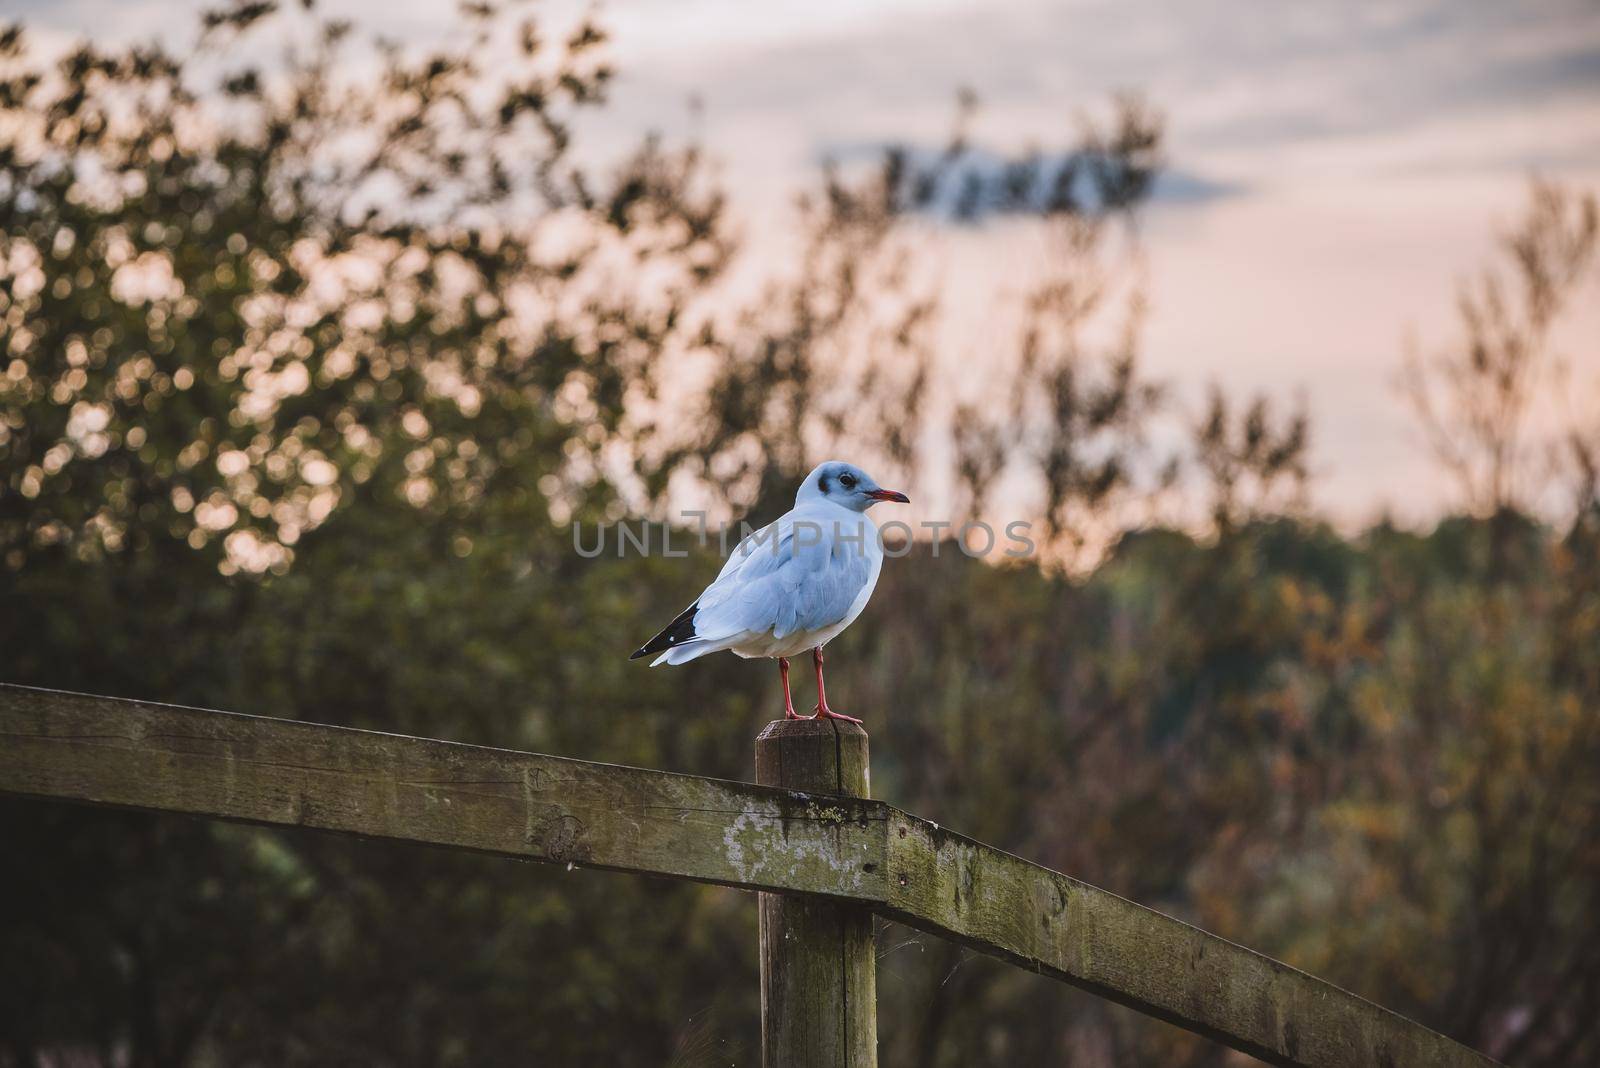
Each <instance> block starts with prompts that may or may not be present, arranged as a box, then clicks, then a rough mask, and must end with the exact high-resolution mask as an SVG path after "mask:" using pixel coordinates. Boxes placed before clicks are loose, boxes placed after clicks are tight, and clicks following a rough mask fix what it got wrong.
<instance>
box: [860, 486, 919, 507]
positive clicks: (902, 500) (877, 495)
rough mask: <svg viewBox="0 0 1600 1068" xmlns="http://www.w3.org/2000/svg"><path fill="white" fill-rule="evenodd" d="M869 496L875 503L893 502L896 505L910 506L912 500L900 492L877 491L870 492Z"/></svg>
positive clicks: (868, 492)
mask: <svg viewBox="0 0 1600 1068" xmlns="http://www.w3.org/2000/svg"><path fill="white" fill-rule="evenodd" d="M867 496H868V497H871V498H872V499H873V500H875V501H893V502H895V503H896V504H910V503H911V498H910V497H907V496H906V495H905V494H904V493H901V492H900V491H899V490H885V489H876V490H868V491H867Z"/></svg>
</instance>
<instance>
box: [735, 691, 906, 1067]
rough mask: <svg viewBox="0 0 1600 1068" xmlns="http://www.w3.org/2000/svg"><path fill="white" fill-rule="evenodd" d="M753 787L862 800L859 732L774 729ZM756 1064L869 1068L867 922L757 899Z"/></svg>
mask: <svg viewBox="0 0 1600 1068" xmlns="http://www.w3.org/2000/svg"><path fill="white" fill-rule="evenodd" d="M756 781H757V782H759V783H761V784H762V785H764V786H781V787H783V788H784V789H787V790H798V791H801V792H803V793H808V794H834V795H847V796H850V797H870V796H871V794H870V792H869V789H868V777H867V732H866V731H864V730H862V729H861V728H860V727H858V726H856V725H855V724H853V723H845V722H841V721H840V720H820V721H819V720H781V719H780V720H777V721H775V722H772V723H769V724H767V726H766V729H765V730H763V731H762V732H761V735H760V737H758V738H757V739H756ZM761 1063H762V1064H763V1065H764V1066H765V1068H876V1065H877V1063H878V1010H877V960H876V958H875V956H874V950H873V943H872V913H871V911H870V910H868V909H866V908H862V907H860V906H856V905H844V904H836V903H834V902H830V901H823V900H821V899H818V898H803V897H791V896H787V895H784V894H765V893H764V894H762V895H761Z"/></svg>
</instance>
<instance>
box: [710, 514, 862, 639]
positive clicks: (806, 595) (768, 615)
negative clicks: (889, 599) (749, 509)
mask: <svg viewBox="0 0 1600 1068" xmlns="http://www.w3.org/2000/svg"><path fill="white" fill-rule="evenodd" d="M836 534H837V532H836V531H833V530H830V529H826V524H825V523H819V522H816V521H815V520H809V519H807V518H806V517H805V516H803V515H802V516H798V517H797V516H795V515H794V514H792V513H791V514H790V515H786V516H784V517H783V518H782V519H779V520H778V521H777V522H776V523H773V524H772V525H771V526H769V527H765V528H763V530H762V531H761V532H759V535H760V540H759V541H757V538H755V537H752V538H751V539H749V540H748V541H747V543H746V544H745V545H743V546H741V547H740V552H739V553H736V554H735V555H734V556H733V557H731V558H730V559H729V561H728V564H727V565H725V566H724V567H723V570H722V574H720V575H718V576H717V580H716V581H715V582H713V583H712V584H711V585H710V586H708V587H707V588H706V591H705V593H703V594H701V596H700V614H699V616H698V617H697V619H696V628H697V630H699V632H700V633H702V634H706V635H708V636H712V637H717V638H728V637H734V636H736V635H741V634H751V635H754V634H770V635H772V636H774V637H778V638H784V637H787V636H789V635H790V634H794V633H796V632H799V631H808V630H821V629H823V628H825V627H829V626H832V625H833V624H835V623H837V622H839V621H840V620H842V619H844V618H845V617H846V616H847V615H848V614H849V612H850V608H851V606H852V605H853V604H854V603H855V600H856V598H857V596H859V594H860V593H861V590H862V588H863V587H864V586H865V585H866V583H867V582H868V581H870V579H871V571H872V567H871V561H870V560H869V559H868V558H867V556H866V554H865V553H863V552H861V551H860V548H859V546H857V545H855V544H853V543H850V542H848V541H841V540H840V539H839V538H838V537H837V536H836Z"/></svg>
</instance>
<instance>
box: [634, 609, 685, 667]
mask: <svg viewBox="0 0 1600 1068" xmlns="http://www.w3.org/2000/svg"><path fill="white" fill-rule="evenodd" d="M699 610H700V602H699V601H696V602H695V603H694V604H692V605H690V606H689V607H688V608H685V609H684V610H683V611H682V612H680V613H679V614H678V618H677V619H674V620H673V621H672V622H671V623H668V624H667V627H666V629H665V630H663V631H662V632H661V633H660V634H657V635H656V636H655V637H654V638H651V639H650V640H649V641H647V642H645V643H644V644H643V645H641V646H640V647H639V651H638V652H636V653H634V654H633V655H632V656H630V657H628V659H629V660H637V659H639V658H640V657H641V656H649V655H650V654H651V653H664V652H666V651H667V650H668V649H672V648H676V647H677V646H680V645H682V644H683V643H684V642H686V641H688V640H690V639H691V638H693V637H694V636H695V633H694V614H695V613H696V612H697V611H699Z"/></svg>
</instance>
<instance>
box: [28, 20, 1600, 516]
mask: <svg viewBox="0 0 1600 1068" xmlns="http://www.w3.org/2000/svg"><path fill="white" fill-rule="evenodd" d="M199 6H201V5H196V4H177V3H172V2H170V0H168V2H159V3H158V2H146V0H49V2H45V0H20V2H18V3H15V4H13V5H12V7H11V11H12V14H13V15H14V16H15V17H20V18H22V19H23V20H24V21H25V22H27V23H28V24H30V25H31V26H34V27H36V28H37V29H40V30H43V31H45V32H46V33H47V34H60V35H67V34H71V35H80V34H84V33H90V34H93V35H98V36H102V37H111V38H118V39H128V38H130V37H147V36H150V35H152V34H154V33H167V32H175V33H186V32H187V28H188V27H189V26H190V25H192V18H193V12H194V11H195V10H197V9H198V7H199ZM323 7H324V9H325V10H329V11H332V12H335V13H339V14H349V15H351V16H353V17H354V18H355V19H356V21H357V22H358V24H359V25H361V26H362V27H363V28H371V29H381V30H382V32H384V33H386V34H388V35H390V36H394V37H398V38H400V39H402V40H409V41H424V40H427V39H428V38H429V37H431V36H436V35H437V34H439V33H440V32H441V30H442V28H443V27H445V26H446V25H448V23H449V21H450V19H451V12H452V11H453V5H447V4H442V3H438V2H436V0H385V2H384V3H383V4H381V5H379V4H375V3H354V2H350V0H341V2H339V3H333V4H326V3H325V4H324V5H323ZM587 8H588V5H587V4H581V3H574V2H572V0H560V2H551V3H545V4H541V5H538V6H537V7H535V8H534V9H533V10H535V11H536V12H540V13H543V14H544V15H545V16H546V17H548V18H550V19H551V20H553V21H555V22H558V23H561V22H564V21H566V20H568V19H570V18H572V17H575V16H576V15H578V14H580V13H581V12H582V11H584V10H586V9H587ZM599 11H600V19H601V21H602V22H603V23H604V24H605V25H607V26H608V27H609V28H610V29H611V30H612V31H613V34H614V40H613V45H612V49H613V55H614V57H615V59H616V63H617V66H618V68H619V71H620V75H621V81H620V84H619V85H618V86H617V89H616V92H615V94H614V98H613V102H612V105H611V106H610V107H609V108H608V109H607V111H606V113H605V115H604V117H603V119H602V120H601V121H600V123H599V124H598V127H597V128H596V129H595V130H594V131H592V133H593V136H594V137H595V138H596V139H597V140H598V142H599V143H600V144H601V145H603V146H617V147H620V146H622V145H625V144H629V143H632V142H634V141H636V140H637V138H638V136H639V135H641V134H642V133H643V132H645V131H646V130H649V129H664V130H666V131H668V132H669V133H682V132H685V131H688V130H690V129H693V130H695V131H696V133H697V135H698V136H699V137H701V139H702V140H703V141H704V142H705V143H706V144H707V145H708V147H709V148H710V149H711V151H712V152H713V154H714V155H716V156H717V157H718V158H719V159H720V160H721V161H722V164H723V167H724V171H725V174H726V176H727V177H728V179H729V181H730V184H731V185H732V187H733V188H734V189H735V190H737V191H738V196H739V198H740V199H739V201H738V204H737V207H738V208H739V210H740V211H741V212H742V213H743V214H744V215H745V216H746V218H747V219H749V220H751V222H752V224H753V226H754V227H755V228H756V229H757V230H759V228H760V227H761V226H763V225H770V220H771V218H772V217H773V216H774V215H775V214H776V213H778V212H780V211H781V210H782V205H783V204H784V203H785V202H786V201H787V198H788V197H789V195H790V194H791V193H792V192H793V191H794V190H795V189H797V188H799V187H800V186H801V185H803V184H804V183H805V182H807V181H808V180H810V179H811V178H813V176H814V173H815V170H814V168H815V164H816V162H817V160H818V159H820V158H821V157H822V156H824V155H826V154H827V153H829V152H830V151H832V150H835V149H838V148H840V147H849V146H858V145H862V144H878V143H883V142H887V141H903V142H911V143H919V142H921V143H928V144H935V143H938V141H939V139H940V138H941V137H943V135H944V134H945V132H946V130H947V128H948V124H949V120H950V116H951V113H952V101H953V99H954V94H955V91H956V89H957V88H958V87H960V86H970V87H972V88H973V89H975V90H976V91H977V92H978V93H979V95H980V97H981V98H982V101H983V105H982V110H981V113H980V121H979V124H978V126H977V131H976V132H977V137H978V140H979V141H980V142H981V143H983V144H984V146H985V147H989V148H993V149H995V150H997V151H1002V152H1014V151H1017V150H1019V149H1021V148H1022V147H1024V146H1025V145H1027V144H1029V143H1030V142H1032V143H1038V144H1041V145H1043V146H1046V147H1049V146H1053V145H1062V144H1065V143H1066V142H1068V141H1070V138H1071V131H1072V130H1073V128H1074V127H1073V118H1074V116H1075V115H1076V114H1077V113H1078V112H1079V111H1080V110H1082V109H1085V108H1094V107H1095V106H1097V105H1099V104H1101V103H1103V102H1104V101H1105V100H1106V99H1107V98H1108V96H1109V95H1110V94H1111V93H1112V92H1114V91H1116V90H1118V89H1124V88H1135V89H1138V90H1140V91H1142V92H1143V93H1144V94H1145V95H1146V97H1147V98H1148V99H1149V100H1150V102H1151V103H1153V104H1154V105H1155V106H1157V107H1158V108H1160V109H1161V110H1162V111H1163V112H1164V113H1165V114H1166V116H1167V119H1168V131H1169V141H1168V155H1169V160H1170V164H1171V166H1172V168H1173V169H1174V170H1175V171H1177V172H1179V173H1181V174H1182V175H1184V176H1186V177H1190V178H1194V179H1199V180H1202V181H1204V182H1207V183H1214V184H1215V186H1216V187H1218V188H1220V189H1224V190H1226V192H1225V193H1224V194H1223V195H1218V196H1212V197H1208V198H1202V199H1199V200H1195V201H1188V202H1166V203H1158V204H1156V205H1155V206H1154V207H1153V208H1152V209H1151V210H1150V213H1149V215H1148V216H1147V218H1146V220H1145V226H1144V236H1145V240H1146V252H1147V255H1148V259H1149V266H1150V272H1151V275H1150V277H1151V298H1152V309H1151V310H1152V315H1151V318H1150V321H1149V326H1148V331H1147V333H1146V335H1145V354H1146V359H1147V366H1148V368H1149V369H1150V370H1152V371H1154V372H1156V373H1158V374H1159V375H1161V376H1162V377H1164V378H1167V379H1168V380H1170V381H1171V382H1172V383H1173V384H1174V386H1175V388H1176V391H1177V393H1178V395H1179V396H1180V397H1181V398H1188V400H1189V402H1190V403H1197V402H1198V399H1199V397H1200V396H1201V395H1202V391H1203V390H1204V388H1205V386H1206V384H1207V383H1208V382H1210V381H1212V380H1216V381H1220V382H1222V383H1223V384H1224V385H1225V386H1227V387H1229V388H1230V389H1232V390H1235V391H1239V392H1251V391H1264V392H1266V393H1268V394H1270V395H1273V396H1275V397H1281V398H1283V399H1285V400H1293V399H1294V398H1295V397H1297V396H1298V397H1303V398H1304V399H1305V401H1306V403H1307V405H1308V407H1309V409H1310V412H1311V415H1312V419H1313V432H1314V442H1315V452H1314V464H1315V470H1316V473H1317V478H1316V480H1315V485H1316V491H1317V503H1318V504H1320V505H1321V506H1322V507H1324V508H1325V509H1326V510H1328V511H1330V512H1331V513H1332V514H1334V515H1335V516H1336V517H1338V518H1339V519H1341V520H1342V521H1344V522H1345V523H1349V524H1357V523H1360V522H1362V521H1364V520H1367V519H1370V518H1371V517H1373V516H1375V515H1376V514H1377V513H1378V512H1379V511H1380V510H1382V509H1385V508H1387V509H1391V510H1393V511H1394V512H1395V513H1396V514H1397V515H1398V516H1400V517H1401V518H1404V519H1411V520H1424V519H1426V518H1427V517H1428V516H1429V515H1431V514H1433V513H1435V512H1436V511H1437V510H1438V509H1439V508H1440V507H1441V506H1443V505H1444V504H1446V503H1447V502H1448V501H1449V499H1450V498H1449V493H1450V490H1449V486H1448V484H1447V483H1446V482H1445V481H1444V480H1443V479H1442V477H1441V476H1440V475H1439V474H1438V473H1437V471H1436V470H1435V469H1434V468H1433V467H1432V466H1431V464H1429V463H1428V461H1427V459H1426V457H1425V455H1424V454H1423V452H1422V450H1421V447H1420V442H1419V441H1418V439H1417V438H1416V436H1415V434H1414V433H1413V431H1412V428H1411V420H1410V417H1409V415H1408V413H1407V411H1406V409H1405V407H1404V405H1402V404H1401V403H1400V401H1399V400H1398V399H1397V397H1396V396H1395V393H1394V390H1393V388H1392V380H1393V376H1394V373H1395V370H1396V368H1397V366H1398V361H1399V358H1400V354H1401V352H1402V351H1403V345H1404V340H1405V337H1406V336H1407V333H1408V331H1410V332H1414V333H1415V334H1416V336H1418V337H1419V338H1420V339H1422V340H1423V341H1425V342H1427V341H1431V342H1434V343H1439V342H1444V341H1447V340H1448V339H1449V338H1450V337H1451V336H1452V332H1453V330H1454V328H1455V326H1454V312H1453V299H1454V288H1455V283H1456V279H1457V278H1459V277H1460V276H1461V275H1463V274H1465V273H1467V272H1469V271H1472V270H1474V269H1476V268H1477V267H1478V266H1480V265H1481V264H1482V263H1483V262H1484V261H1485V260H1486V258H1487V257H1488V255H1489V254H1490V252H1491V250H1492V239H1493V234H1494V230H1495V227H1496V226H1497V225H1501V224H1504V223H1507V222H1509V221H1510V220H1512V219H1513V218H1514V217H1515V216H1516V214H1517V212H1518V210H1519V209H1520V207H1521V205H1522V203H1523V201H1524V197H1525V192H1526V179H1527V175H1528V174H1529V173H1530V172H1532V171H1534V170H1538V171H1539V172H1541V173H1543V174H1546V175H1548V176H1550V177H1556V178H1561V179H1564V180H1568V181H1571V182H1575V183H1579V184H1582V185H1586V186H1587V187H1589V188H1600V5H1596V4H1594V3H1593V2H1592V0H1538V2H1529V3H1518V4H1504V3H1499V2H1493V0H1438V2H1432V0H1429V2H1423V0H1402V2H1397V3H1385V4H1378V3H1366V2H1355V3H1334V2H1319V3H1300V4H1282V3H1275V2H1270V0H1221V2H1219V3H1215V4H1193V3H1186V2H1183V0H1156V2H1140V0H1127V2H1115V3H1114V2H1110V0H1077V2H1071V3H1039V2H1030V0H875V2H873V3H862V2H860V0H852V2H844V0H812V2H809V3H750V2H748V0H632V2H613V3H609V4H605V5H602V6H601V7H600V8H599ZM175 39H180V40H181V39H182V37H177V38H175ZM691 96H697V97H698V98H699V99H700V100H702V101H703V104H704V111H703V115H702V117H701V118H700V119H699V120H698V122H697V123H696V124H694V125H693V126H691V123H690V120H689V119H688V108H687V103H688V100H689V99H690V97H691ZM1006 240H1007V237H1006V236H1005V232H1004V228H1003V227H996V228H994V229H993V231H992V232H987V233H985V232H983V231H980V232H979V233H978V234H977V235H975V236H972V237H965V238H963V239H962V241H961V246H962V247H963V248H965V249H967V250H968V252H967V254H968V255H970V256H971V261H972V263H973V264H976V265H978V266H979V267H980V268H981V265H982V264H983V263H985V262H996V261H998V260H1000V259H1001V258H1003V255H1004V251H1003V248H1002V247H1001V246H1003V243H1004V242H1005V241H1006ZM985 241H990V242H993V243H994V244H995V246H996V247H994V248H992V249H990V250H989V251H988V252H987V253H985V251H984V249H983V247H982V246H983V242H985ZM1591 292H1600V290H1591ZM1596 305H1600V301H1597V300H1591V301H1589V302H1588V304H1587V306H1585V307H1583V308H1580V309H1579V310H1578V311H1577V312H1576V313H1575V314H1574V315H1573V316H1572V317H1570V319H1569V321H1568V322H1567V323H1566V324H1565V325H1564V327H1563V329H1562V330H1561V332H1560V336H1559V342H1560V345H1561V348H1562V351H1563V353H1564V354H1565V355H1566V356H1567V358H1568V360H1569V362H1570V365H1571V369H1572V377H1571V380H1570V381H1571V388H1570V390H1569V391H1568V393H1567V398H1568V401H1569V403H1570V404H1571V405H1572V406H1573V408H1574V409H1575V410H1579V411H1585V412H1587V413H1588V415H1589V417H1590V418H1591V419H1596V418H1600V414H1597V413H1600V341H1597V339H1600V307H1596ZM969 313H970V310H969ZM976 314H981V309H980V311H979V312H978V313H976Z"/></svg>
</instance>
